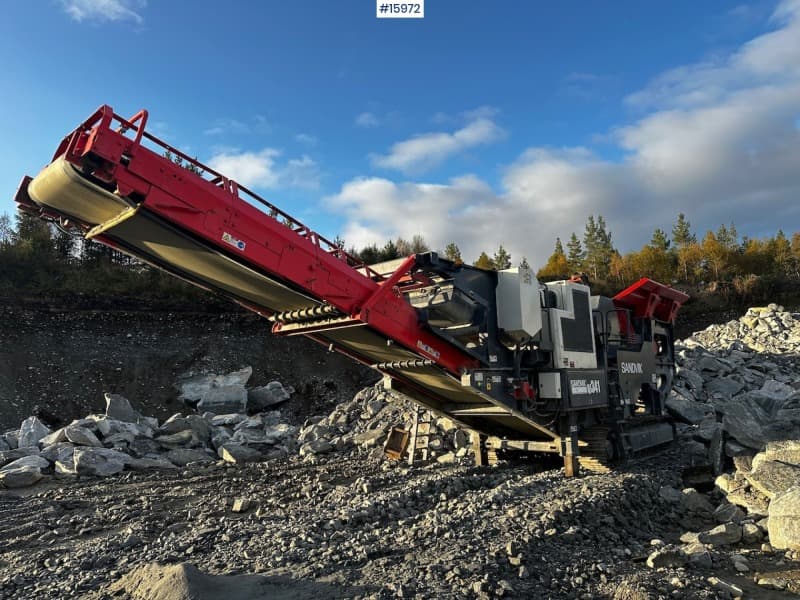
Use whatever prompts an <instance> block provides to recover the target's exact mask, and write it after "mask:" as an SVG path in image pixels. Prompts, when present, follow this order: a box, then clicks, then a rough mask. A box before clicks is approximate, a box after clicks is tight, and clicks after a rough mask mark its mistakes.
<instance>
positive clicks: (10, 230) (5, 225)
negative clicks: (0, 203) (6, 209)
mask: <svg viewBox="0 0 800 600" xmlns="http://www.w3.org/2000/svg"><path fill="white" fill-rule="evenodd" d="M13 241H14V226H13V225H12V224H11V217H9V216H8V213H3V214H2V215H0V247H7V246H10V245H11V244H12V242H13Z"/></svg>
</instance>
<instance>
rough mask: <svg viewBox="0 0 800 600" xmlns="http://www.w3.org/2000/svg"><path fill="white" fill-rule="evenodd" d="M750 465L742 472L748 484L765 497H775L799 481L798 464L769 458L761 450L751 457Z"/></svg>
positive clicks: (799, 471) (799, 466)
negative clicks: (748, 469)
mask: <svg viewBox="0 0 800 600" xmlns="http://www.w3.org/2000/svg"><path fill="white" fill-rule="evenodd" d="M752 465H753V466H752V468H751V469H750V471H746V472H743V475H744V477H745V478H746V479H747V481H748V482H750V485H752V486H753V487H754V488H755V489H757V490H758V491H759V492H761V493H762V494H764V495H765V496H766V497H767V498H770V499H772V498H775V497H776V496H778V495H780V494H782V493H783V492H785V491H787V490H788V489H789V488H790V487H793V486H795V485H797V484H798V483H800V464H797V465H793V464H791V463H786V462H782V461H778V460H769V459H767V458H766V456H765V453H763V452H762V453H759V454H757V455H756V456H755V457H753V463H752Z"/></svg>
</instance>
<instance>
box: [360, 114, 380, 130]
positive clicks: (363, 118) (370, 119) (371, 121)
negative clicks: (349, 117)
mask: <svg viewBox="0 0 800 600" xmlns="http://www.w3.org/2000/svg"><path fill="white" fill-rule="evenodd" d="M356 125H358V126H359V127H377V126H378V125H380V121H379V120H378V117H376V116H375V115H374V114H373V113H371V112H362V113H361V114H359V115H357V116H356Z"/></svg>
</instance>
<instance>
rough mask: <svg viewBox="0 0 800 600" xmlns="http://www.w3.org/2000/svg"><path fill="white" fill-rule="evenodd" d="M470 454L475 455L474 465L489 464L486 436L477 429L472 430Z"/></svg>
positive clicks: (483, 465)
mask: <svg viewBox="0 0 800 600" xmlns="http://www.w3.org/2000/svg"><path fill="white" fill-rule="evenodd" d="M471 437H472V454H473V456H474V457H475V466H476V467H485V466H486V465H488V464H489V455H488V453H487V452H486V444H485V442H486V436H485V435H481V434H480V433H478V432H477V431H473V432H472V436H471Z"/></svg>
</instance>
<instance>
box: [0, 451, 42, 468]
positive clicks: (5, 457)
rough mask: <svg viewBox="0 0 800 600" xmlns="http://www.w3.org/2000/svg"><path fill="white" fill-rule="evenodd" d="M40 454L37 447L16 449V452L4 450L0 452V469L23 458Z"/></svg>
mask: <svg viewBox="0 0 800 600" xmlns="http://www.w3.org/2000/svg"><path fill="white" fill-rule="evenodd" d="M33 454H39V449H38V448H37V447H36V446H25V447H24V448H15V449H14V450H4V451H2V452H0V467H2V466H3V465H7V464H8V463H10V462H11V461H14V460H17V459H18V458H22V457H23V456H31V455H33Z"/></svg>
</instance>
